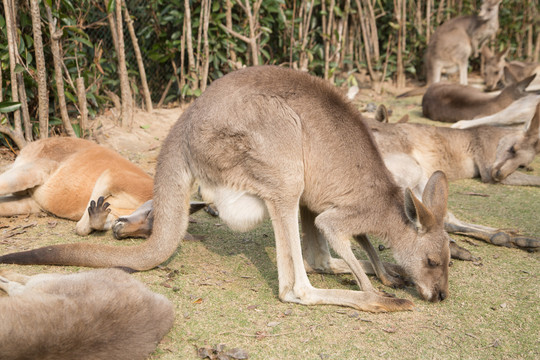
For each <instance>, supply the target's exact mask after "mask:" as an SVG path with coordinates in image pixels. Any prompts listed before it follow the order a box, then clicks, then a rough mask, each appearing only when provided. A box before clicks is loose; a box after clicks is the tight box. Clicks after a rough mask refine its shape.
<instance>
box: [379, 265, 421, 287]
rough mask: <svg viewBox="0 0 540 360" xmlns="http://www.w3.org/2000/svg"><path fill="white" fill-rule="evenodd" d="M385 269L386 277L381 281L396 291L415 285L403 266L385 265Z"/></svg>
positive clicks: (382, 276) (383, 276)
mask: <svg viewBox="0 0 540 360" xmlns="http://www.w3.org/2000/svg"><path fill="white" fill-rule="evenodd" d="M384 269H385V270H386V275H381V276H380V279H379V280H381V282H382V283H383V284H384V285H386V286H388V287H392V288H394V289H402V288H404V287H406V286H411V285H413V282H412V281H411V279H410V277H409V276H408V275H407V273H406V272H405V270H404V269H403V268H402V267H401V266H399V265H396V264H392V263H384Z"/></svg>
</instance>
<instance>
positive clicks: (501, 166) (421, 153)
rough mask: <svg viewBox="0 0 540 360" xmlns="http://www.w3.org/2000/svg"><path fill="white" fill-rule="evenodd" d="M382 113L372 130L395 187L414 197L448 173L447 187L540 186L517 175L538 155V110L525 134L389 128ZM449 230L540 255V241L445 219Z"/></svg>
mask: <svg viewBox="0 0 540 360" xmlns="http://www.w3.org/2000/svg"><path fill="white" fill-rule="evenodd" d="M384 110H385V109H384V108H383V107H380V108H379V109H378V112H377V113H378V117H376V119H367V122H368V125H369V126H370V128H371V130H372V132H373V135H374V137H375V141H376V142H377V145H378V147H379V149H380V151H381V153H382V156H383V159H384V161H385V164H386V166H387V167H388V169H389V170H390V171H391V172H392V174H393V176H394V179H395V181H396V182H397V183H398V184H399V185H400V186H402V187H403V188H410V189H412V190H413V192H414V193H415V194H420V193H422V191H423V190H424V188H425V184H426V183H427V180H428V179H429V177H430V176H431V174H432V173H433V172H434V171H437V170H441V171H444V173H445V174H446V175H447V176H448V180H449V181H452V180H458V179H468V178H475V177H479V178H480V179H481V180H482V181H483V182H487V183H501V184H506V185H529V186H540V177H539V176H531V175H526V174H523V173H521V172H516V170H517V169H518V167H525V166H527V165H529V164H530V163H531V162H532V161H533V160H534V157H535V156H536V155H537V154H538V153H540V136H539V132H540V129H539V128H540V104H539V105H538V106H537V108H536V113H535V115H534V117H533V118H532V120H531V122H530V125H529V128H528V129H527V130H526V131H524V130H518V129H508V128H498V127H491V126H484V127H476V128H472V129H467V130H460V129H451V128H447V127H435V126H430V125H424V124H412V123H407V124H400V123H395V124H388V123H386V122H387V121H385V120H386V118H387V116H386V113H385V112H384ZM381 121H382V122H381ZM445 228H446V230H447V231H448V232H457V233H461V234H465V235H469V236H472V237H474V238H477V239H481V240H484V241H486V242H488V243H491V244H494V245H499V246H508V247H517V248H520V249H525V250H535V251H538V250H540V241H539V240H536V239H531V238H527V237H523V236H513V235H511V234H508V233H505V232H504V231H501V230H498V229H494V228H490V227H486V226H482V225H476V224H467V223H464V222H462V221H460V220H458V219H457V218H456V217H455V216H454V215H452V214H451V213H448V214H447V217H446V219H445ZM452 250H454V249H452Z"/></svg>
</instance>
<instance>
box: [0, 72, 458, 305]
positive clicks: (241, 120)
mask: <svg viewBox="0 0 540 360" xmlns="http://www.w3.org/2000/svg"><path fill="white" fill-rule="evenodd" d="M353 150H354V151H353ZM196 179H197V180H198V182H199V184H200V185H201V189H202V192H203V193H204V194H206V198H208V197H209V196H210V197H212V199H213V203H214V204H215V206H216V207H217V210H218V211H219V214H220V216H221V218H222V220H223V221H224V222H226V223H227V224H228V225H229V226H230V227H231V228H232V229H236V230H247V229H249V228H252V227H254V226H255V225H257V224H258V223H259V222H260V221H261V220H262V219H263V218H264V217H265V216H266V215H269V216H270V218H271V220H272V225H273V228H274V235H275V241H276V256H277V268H278V276H279V298H280V299H281V300H282V301H286V302H295V303H300V304H305V305H315V304H334V305H343V306H351V307H354V308H357V309H360V310H366V311H373V312H378V311H398V310H407V309H411V307H412V306H413V304H412V303H411V302H410V301H408V300H404V299H396V298H392V297H388V296H383V295H382V294H381V293H379V292H378V291H377V290H375V288H374V287H373V285H372V284H371V282H370V281H369V279H368V278H367V276H366V275H365V273H364V271H363V268H362V265H361V264H360V262H359V261H358V260H357V259H356V257H355V256H354V254H353V252H352V250H351V246H350V237H354V238H355V239H356V240H357V241H359V242H360V243H361V244H362V246H363V247H364V249H366V250H367V251H368V255H369V256H370V260H371V261H372V263H373V267H374V268H375V271H376V272H377V275H378V276H379V277H380V278H381V279H385V280H383V281H386V283H389V284H391V283H394V282H397V281H398V279H394V278H393V277H392V275H391V274H387V273H386V271H385V268H384V267H383V265H382V264H381V262H380V260H379V259H378V257H377V253H376V252H375V251H374V249H373V247H372V246H371V244H370V242H369V240H368V239H367V237H366V236H365V234H368V233H371V234H377V235H380V236H381V238H383V239H385V241H386V242H387V243H388V244H389V245H391V247H392V249H393V253H394V256H395V258H396V260H397V262H398V264H399V265H401V266H403V268H404V270H405V271H406V273H407V274H408V275H409V276H410V277H411V279H412V280H413V281H414V283H415V285H416V288H417V290H418V292H419V293H420V295H421V297H422V298H424V299H427V300H430V301H440V300H443V299H445V298H446V297H447V296H448V264H449V261H450V250H449V245H448V234H447V233H446V232H445V231H444V228H443V227H444V224H443V221H444V216H445V214H446V205H447V195H448V184H447V181H446V177H445V176H444V174H443V173H442V172H436V173H435V174H433V176H432V177H431V179H430V181H428V184H427V185H426V187H425V190H424V193H423V195H422V200H423V202H421V201H420V200H418V199H417V198H416V197H415V196H414V195H413V194H412V192H411V191H410V190H407V191H405V192H403V190H401V189H400V188H399V187H398V186H397V184H395V182H394V181H393V179H392V175H391V174H390V173H389V172H388V170H387V169H386V167H385V166H384V163H383V160H382V158H381V156H380V154H379V152H378V150H377V147H376V145H375V143H374V141H373V137H372V135H371V133H370V131H369V129H368V128H367V126H366V124H365V123H364V122H363V120H362V117H361V115H360V113H359V112H358V110H357V109H356V108H354V106H353V105H352V104H350V103H348V102H347V101H346V100H345V99H344V98H343V96H342V95H341V94H339V92H337V91H336V89H335V88H334V87H333V86H332V85H330V84H328V83H327V82H325V81H323V80H321V79H318V78H315V77H312V76H309V75H307V74H305V73H302V72H299V71H294V70H290V69H284V68H279V67H272V66H261V67H252V68H246V69H242V70H239V71H236V72H233V73H230V74H228V75H226V76H224V77H223V78H221V79H219V80H216V81H214V82H213V83H212V85H211V86H209V87H208V89H207V90H206V91H205V92H204V93H203V94H202V95H201V96H200V97H199V98H198V99H197V100H195V102H193V104H192V105H191V106H190V107H189V108H188V109H187V110H186V111H185V112H184V113H183V114H182V116H181V117H180V119H179V120H178V122H177V123H176V124H175V125H174V126H173V128H172V130H171V132H170V133H169V135H168V136H167V138H166V139H165V142H164V144H163V147H162V149H161V152H160V155H159V158H158V164H157V168H156V176H155V187H154V211H155V214H154V227H153V232H152V235H151V236H150V238H149V240H147V241H146V242H145V243H143V244H141V245H137V246H130V247H124V246H123V247H114V246H103V245H97V244H80V243H78V244H66V245H56V246H48V247H44V248H41V249H36V250H30V251H26V252H20V253H14V254H8V255H4V256H1V257H0V262H2V263H18V264H31V263H32V264H61V265H79V266H96V267H97V266H124V267H129V268H132V269H136V270H146V269H151V268H153V267H155V266H157V265H159V264H160V263H162V262H164V261H166V260H167V259H168V258H169V257H170V256H171V255H172V254H173V253H174V251H175V250H176V249H177V247H178V245H179V242H180V239H181V238H182V235H183V234H184V233H185V231H186V228H187V226H188V213H189V197H190V194H191V187H192V184H193V182H194V181H195V180H196ZM299 213H300V215H301V218H302V229H303V232H304V233H305V234H306V235H305V236H304V244H307V245H304V246H307V247H308V249H311V251H313V253H314V254H316V255H320V256H318V257H316V258H315V257H311V256H310V255H309V254H308V255H306V259H307V260H308V261H313V262H312V263H310V265H312V267H313V268H316V269H319V270H322V271H333V269H334V268H339V269H343V267H344V266H343V265H344V264H345V263H346V264H347V265H348V268H349V270H350V271H351V272H352V273H353V274H354V276H355V278H356V280H357V282H358V284H359V286H360V288H361V290H362V291H351V290H337V289H331V290H330V289H316V288H314V287H313V286H312V285H311V284H310V282H309V279H308V277H307V275H306V270H305V268H304V263H303V258H302V245H301V242H300V233H299V226H298V215H299ZM327 242H328V243H329V244H330V245H331V246H332V248H333V249H334V250H335V251H336V252H337V254H338V255H340V256H341V258H342V259H343V260H341V259H339V260H338V259H332V258H331V257H330V254H329V252H328V251H324V250H327V248H326V246H327Z"/></svg>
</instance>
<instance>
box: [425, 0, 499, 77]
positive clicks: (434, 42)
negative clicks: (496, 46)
mask: <svg viewBox="0 0 540 360" xmlns="http://www.w3.org/2000/svg"><path fill="white" fill-rule="evenodd" d="M501 1H502V0H484V2H483V3H482V7H481V9H480V12H479V13H478V15H469V16H460V17H457V18H454V19H450V20H448V21H447V22H445V23H444V24H442V25H441V26H439V27H438V28H437V29H436V30H435V32H434V33H433V35H432V36H431V39H430V41H429V44H428V47H427V50H426V56H425V63H426V75H427V85H431V84H433V83H437V82H439V81H440V80H441V72H442V71H443V69H449V70H454V71H455V69H456V68H458V69H459V83H460V84H462V85H467V72H468V66H469V57H470V56H471V55H472V56H473V57H476V56H478V51H479V50H480V49H481V48H482V46H483V44H484V43H485V42H486V41H487V40H488V39H489V38H491V37H492V36H494V35H495V33H496V32H497V30H498V29H499V4H500V3H501Z"/></svg>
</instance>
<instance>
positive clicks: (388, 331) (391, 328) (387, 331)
mask: <svg viewBox="0 0 540 360" xmlns="http://www.w3.org/2000/svg"><path fill="white" fill-rule="evenodd" d="M382 331H384V332H386V333H389V334H393V333H395V332H396V328H395V327H393V326H390V327H388V328H386V329H385V328H383V329H382Z"/></svg>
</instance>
